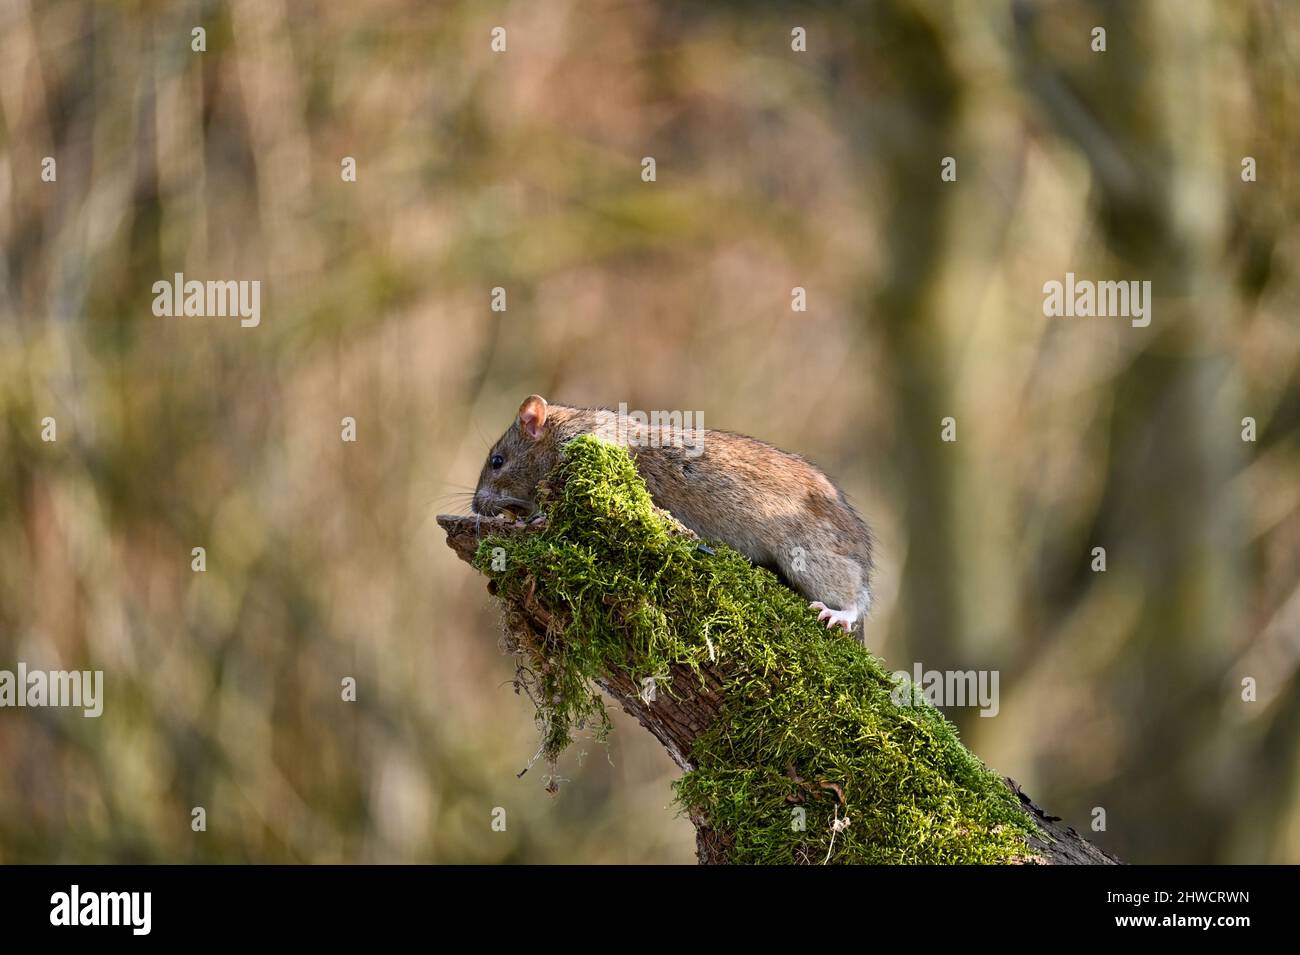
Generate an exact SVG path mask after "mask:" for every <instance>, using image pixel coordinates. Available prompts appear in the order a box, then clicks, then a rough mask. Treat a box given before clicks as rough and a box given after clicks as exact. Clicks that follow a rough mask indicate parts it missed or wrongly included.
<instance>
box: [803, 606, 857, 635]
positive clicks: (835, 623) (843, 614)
mask: <svg viewBox="0 0 1300 955" xmlns="http://www.w3.org/2000/svg"><path fill="white" fill-rule="evenodd" d="M808 606H809V607H811V608H812V609H813V610H817V611H820V613H818V614H817V622H818V623H820V622H821V621H823V620H824V621H826V629H827V630H829V629H830V628H831V627H842V628H843V629H844V632H845V633H852V632H853V625H854V624H856V623H857V622H858V608H857V607H849V608H848V609H847V610H834V609H832V608H831V607H828V606H826V605H825V604H824V603H822V602H821V601H820V600H814V601H813V602H812V603H810V604H809V605H808Z"/></svg>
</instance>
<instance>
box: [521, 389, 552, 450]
mask: <svg viewBox="0 0 1300 955" xmlns="http://www.w3.org/2000/svg"><path fill="white" fill-rule="evenodd" d="M544 427H546V399H545V398H543V397H542V396H541V395H529V396H528V397H527V398H525V399H524V403H523V404H521V405H520V406H519V430H520V431H522V432H523V433H524V434H526V435H528V437H530V438H532V439H533V440H534V441H536V440H537V439H538V438H540V437H541V436H542V429H543V428H544Z"/></svg>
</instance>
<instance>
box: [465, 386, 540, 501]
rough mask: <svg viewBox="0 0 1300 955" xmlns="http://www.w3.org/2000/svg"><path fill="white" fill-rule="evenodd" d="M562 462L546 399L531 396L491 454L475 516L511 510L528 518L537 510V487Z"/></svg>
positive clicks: (481, 478)
mask: <svg viewBox="0 0 1300 955" xmlns="http://www.w3.org/2000/svg"><path fill="white" fill-rule="evenodd" d="M558 461H559V449H558V447H557V442H556V440H555V435H554V429H553V428H548V422H547V404H546V399H545V398H543V397H541V396H540V395H529V396H528V397H527V398H525V399H524V403H523V404H521V405H520V406H519V415H518V416H517V417H516V418H515V421H514V423H513V424H511V425H510V427H509V428H507V429H506V433H505V434H503V435H501V437H500V438H499V439H498V440H497V443H496V444H494V445H492V450H491V451H489V452H488V457H487V461H486V463H484V465H483V471H482V472H481V473H480V474H479V476H478V488H477V489H476V490H475V491H474V503H473V508H474V513H475V514H485V515H493V514H500V513H502V512H503V511H509V512H510V513H513V514H514V515H515V516H516V517H528V516H530V515H531V514H532V513H533V512H534V511H536V510H537V485H538V484H539V483H540V482H541V481H542V479H543V478H545V477H546V475H547V474H549V473H550V471H551V468H553V467H554V466H555V464H556V463H557V462H558Z"/></svg>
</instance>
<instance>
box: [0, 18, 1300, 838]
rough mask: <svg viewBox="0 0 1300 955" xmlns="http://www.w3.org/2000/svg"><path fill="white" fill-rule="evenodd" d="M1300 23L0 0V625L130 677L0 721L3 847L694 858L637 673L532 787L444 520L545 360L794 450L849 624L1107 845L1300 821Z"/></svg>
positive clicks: (556, 368) (476, 595)
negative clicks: (605, 715)
mask: <svg viewBox="0 0 1300 955" xmlns="http://www.w3.org/2000/svg"><path fill="white" fill-rule="evenodd" d="M498 26H502V27H505V28H506V51H505V52H503V53H496V52H494V51H493V50H492V46H491V43H492V29H493V28H494V27H498ZM1098 26H1101V27H1104V28H1105V30H1106V50H1105V52H1104V53H1102V52H1094V50H1093V49H1092V47H1093V43H1094V41H1093V35H1092V30H1093V28H1094V27H1098ZM195 27H202V28H204V30H205V31H206V51H205V52H194V51H193V50H192V49H191V41H192V34H191V31H192V30H193V29H194V28H195ZM796 27H802V28H803V29H804V30H805V31H806V37H807V51H806V52H796V51H794V50H792V48H791V43H792V34H791V31H792V30H793V29H794V28H796ZM1298 58H1300V7H1298V6H1297V5H1295V4H1293V3H1288V2H1282V0H1245V2H1236V0H1220V2H1208V0H1155V2H1123V3H1121V2H1051V0H1042V2H1023V3H1006V2H1002V3H980V4H974V3H957V2H941V0H880V2H871V3H865V2H864V3H853V4H848V3H843V4H841V3H837V4H824V5H817V4H778V3H761V2H746V3H711V4H702V3H699V4H677V3H656V2H628V0H623V2H602V0H589V2H576V0H546V2H532V3H524V2H513V3H502V2H485V0H474V2H472V3H471V2H436V3H430V2H418V0H380V2H369V3H365V4H345V3H324V2H320V3H308V2H298V0H229V2H182V3H164V2H147V0H120V2H91V0H0V237H2V239H3V249H4V255H3V259H0V669H10V670H12V669H14V668H15V667H16V664H17V662H18V661H20V660H21V661H24V662H26V663H27V665H28V666H29V667H32V668H47V669H81V668H89V669H102V670H103V671H104V673H105V697H106V700H105V707H104V714H103V716H102V717H101V718H100V719H97V720H96V719H84V718H82V716H81V714H80V711H76V710H59V709H44V710H34V709H26V710H21V711H20V710H14V709H6V710H0V861H3V862H47V861H55V862H109V861H230V862H237V861H264V862H273V861H274V862H282V861H289V862H329V861H366V862H397V861H435V862H503V861H511V862H674V863H679V862H691V861H693V859H694V834H693V830H692V827H691V826H690V823H689V822H688V821H687V820H685V819H684V818H681V817H680V816H678V815H677V813H676V811H675V809H674V808H673V807H672V805H671V792H670V783H671V780H672V779H673V778H675V776H676V770H675V768H674V767H673V766H672V764H671V763H670V761H669V760H668V758H667V756H666V755H665V754H664V753H663V752H662V751H661V750H660V748H659V747H658V744H656V743H655V742H654V741H653V740H652V739H651V737H650V736H649V735H648V734H647V733H645V732H644V731H642V730H641V729H640V728H639V727H638V726H636V725H635V724H633V723H630V722H629V721H628V720H626V719H625V718H623V717H622V715H621V714H618V715H617V717H618V718H617V729H616V731H615V733H614V735H613V738H612V740H611V741H610V744H609V746H608V747H607V748H606V747H604V746H602V745H600V744H598V743H595V742H587V743H581V744H579V745H576V746H575V747H574V749H573V750H572V751H571V752H570V753H569V754H568V755H567V756H566V758H565V760H564V761H563V762H562V763H561V764H560V766H559V769H558V772H559V774H560V775H561V776H562V777H563V780H562V785H561V788H560V792H559V794H558V795H556V796H550V795H548V794H547V793H546V792H545V785H546V782H547V778H546V775H545V774H546V772H547V770H546V768H545V767H544V766H542V765H540V764H539V765H537V766H535V767H534V768H533V769H532V770H531V771H529V772H528V773H527V774H525V775H523V776H522V777H521V778H520V777H517V776H516V774H517V773H518V772H519V771H520V770H521V769H523V768H524V767H525V766H526V765H527V764H528V761H529V759H530V758H531V756H532V755H533V753H534V751H535V750H536V748H537V739H538V738H537V732H536V729H535V728H534V726H533V724H532V708H531V705H530V704H529V703H528V701H527V700H526V699H524V698H521V697H517V696H516V695H515V694H514V693H513V692H512V689H511V687H510V684H509V681H510V680H511V677H512V676H513V666H512V663H511V661H510V659H509V658H507V657H505V656H503V655H502V654H501V652H500V649H499V647H498V637H499V628H498V618H497V611H496V610H495V608H494V607H493V605H492V602H491V601H490V599H489V597H488V595H487V593H486V591H485V588H484V581H483V579H482V578H480V577H478V576H477V575H476V574H475V573H474V572H473V571H472V570H471V569H470V568H469V567H467V566H466V565H464V564H462V563H460V562H458V561H457V560H456V559H455V557H454V556H453V555H452V553H451V552H450V551H449V550H448V549H447V548H446V547H445V546H444V544H443V540H442V535H441V533H440V532H439V530H438V528H437V526H436V524H435V523H434V521H433V516H434V515H435V514H436V513H439V512H449V511H462V512H463V511H464V510H465V503H466V499H467V496H468V495H467V494H465V493H464V492H466V491H468V490H470V489H472V486H473V484H474V482H475V480H476V478H477V474H478V470H479V468H480V466H481V465H482V461H483V457H484V455H485V454H486V452H487V449H488V446H489V444H490V443H491V441H492V440H493V439H495V437H496V436H497V435H498V434H499V433H500V432H501V431H502V430H503V429H504V428H505V427H506V426H507V424H508V423H509V422H510V421H511V419H512V416H513V414H514V412H515V410H516V408H517V407H518V404H519V402H520V400H521V399H522V398H523V397H524V396H526V395H527V394H529V393H530V392H538V393H541V394H543V395H545V396H546V397H548V398H549V399H551V400H553V401H560V402H564V403H570V404H590V405H607V406H614V407H617V405H618V403H619V402H621V401H626V402H627V403H628V404H629V406H630V407H631V408H634V409H638V408H639V409H647V410H648V409H679V410H695V411H700V412H703V414H704V420H705V424H706V425H708V426H711V427H720V428H726V429H728V430H735V431H741V432H746V433H750V434H753V435H756V436H758V437H761V438H763V439H766V440H768V441H770V442H772V443H775V444H777V445H779V446H782V447H785V448H787V449H790V450H793V451H797V452H799V453H802V454H804V455H805V456H807V457H809V458H810V459H811V460H813V461H815V462H817V463H818V464H820V465H821V466H822V467H823V468H824V469H825V470H826V471H827V472H828V473H829V474H830V475H831V476H832V477H834V478H835V479H836V480H837V481H839V482H840V483H841V484H842V485H843V486H844V488H845V489H846V491H847V492H848V493H849V495H850V497H851V498H852V499H853V500H854V501H855V502H856V503H857V504H858V506H859V508H860V509H861V510H862V511H863V512H864V514H865V515H866V516H867V517H868V519H869V520H870V521H871V522H872V524H873V525H874V527H875V528H876V530H877V533H878V536H879V539H880V547H879V552H880V556H881V560H880V570H879V578H878V582H877V590H878V596H877V602H876V608H875V611H874V614H873V616H872V618H871V619H870V621H869V623H868V627H867V643H868V646H869V647H871V648H872V649H873V650H874V651H875V652H877V653H878V654H880V655H881V656H882V657H883V658H884V660H885V662H886V664H887V665H888V667H889V669H891V670H897V669H905V670H909V671H910V670H911V669H912V668H913V666H914V664H916V663H921V664H922V665H923V667H924V668H926V669H966V668H979V669H996V670H998V671H999V673H1000V692H1001V700H1000V711H999V713H998V715H997V716H996V717H995V718H991V719H990V718H980V717H979V716H978V713H977V711H976V710H975V709H954V710H951V711H949V713H950V716H951V717H952V718H953V719H954V721H956V722H957V723H958V725H959V726H960V728H961V730H962V733H963V735H964V737H965V739H966V740H967V742H968V743H969V744H970V745H971V747H972V748H973V749H974V750H975V751H976V752H977V753H978V754H979V755H980V756H981V757H983V758H984V759H985V761H986V762H988V763H989V764H990V765H991V766H993V767H994V768H995V769H997V770H999V771H1000V772H1002V773H1004V774H1008V775H1010V776H1013V777H1014V778H1016V779H1017V780H1018V781H1019V782H1020V783H1021V784H1022V785H1024V786H1025V788H1026V789H1027V791H1028V792H1030V793H1031V794H1032V795H1033V796H1034V797H1035V798H1036V799H1037V800H1038V801H1039V802H1040V803H1041V804H1042V805H1044V806H1046V807H1047V808H1048V809H1049V810H1051V811H1052V812H1054V813H1056V814H1059V815H1062V816H1064V817H1065V818H1066V819H1068V820H1069V821H1070V822H1071V823H1073V824H1074V825H1075V826H1076V827H1077V828H1079V829H1080V830H1081V831H1087V829H1088V827H1089V824H1090V822H1091V821H1092V818H1093V815H1092V810H1093V808H1094V807H1103V808H1104V809H1105V810H1106V826H1107V829H1106V831H1105V832H1101V833H1093V834H1092V837H1093V838H1094V839H1095V840H1096V841H1097V842H1098V843H1099V844H1100V845H1102V846H1103V847H1105V848H1107V849H1110V850H1111V851H1113V852H1116V853H1118V854H1120V855H1121V856H1122V857H1123V858H1125V859H1126V860H1128V861H1132V862H1190V861H1196V862H1216V863H1222V862H1252V861H1258V862H1300V675H1298V674H1297V667H1298V665H1300V444H1298V443H1297V430H1298V429H1300V388H1298V387H1297V385H1298V384H1300V382H1298V376H1300V331H1298V329H1297V306H1298V305H1300V281H1298V277H1297V268H1296V265H1297V262H1298V261H1300V215H1298V213H1300V162H1298V160H1300V156H1298V155H1297V145H1298V139H1297V125H1298V124H1300V93H1298V92H1297V85H1296V78H1297V62H1298ZM47 156H49V157H55V159H56V161H57V180H56V181H54V182H45V181H42V179H41V171H42V160H43V159H44V157H47ZM647 156H650V157H654V159H655V161H656V167H657V168H656V181H654V182H645V181H643V180H642V176H641V172H642V162H641V161H642V159H643V157H647ZM946 156H950V157H953V158H955V159H956V162H957V167H956V168H957V180H956V181H955V182H942V181H941V179H940V171H941V165H940V164H941V161H942V159H943V157H946ZM344 157H353V158H354V159H355V161H356V181H355V182H345V181H344V180H343V178H342V176H341V174H340V173H341V162H342V160H343V158H344ZM1244 157H1252V158H1253V159H1254V160H1255V161H1256V166H1257V170H1258V171H1257V176H1258V181H1256V182H1243V181H1242V176H1241V173H1242V160H1243V158H1244ZM1068 271H1072V272H1075V273H1076V274H1077V275H1078V276H1079V277H1080V278H1090V279H1113V280H1129V279H1133V280H1149V281H1151V282H1152V284H1153V295H1154V302H1153V309H1152V316H1153V319H1152V322H1151V325H1150V327H1148V328H1144V329H1143V328H1134V327H1132V326H1131V325H1130V324H1129V322H1128V321H1127V320H1125V319H1122V318H1119V319H1116V318H1085V319H1066V318H1045V317H1044V315H1043V310H1042V306H1043V285H1044V283H1045V282H1048V281H1052V280H1056V281H1061V280H1063V279H1064V275H1065V273H1066V272H1068ZM175 272H183V273H184V274H185V276H186V277H187V278H190V279H199V280H208V279H220V280H232V279H233V280H241V279H242V280H252V279H258V280H260V281H261V283H262V316H261V324H260V326H258V327H257V328H241V327H240V325H239V322H238V320H237V319H225V318H159V317H155V316H154V314H153V313H152V311H151V306H152V302H153V298H154V295H153V292H152V285H153V283H154V282H156V281H159V280H170V278H171V276H172V275H173V273H175ZM496 287H500V288H503V289H505V290H506V303H507V307H506V310H505V311H504V312H494V311H493V310H492V309H491V302H492V289H493V288H496ZM795 287H800V288H803V289H805V290H806V294H807V311H806V312H796V311H793V310H792V308H791V290H792V289H793V288H795ZM47 416H48V417H53V418H54V419H55V420H56V422H57V440H56V441H54V442H46V441H42V440H41V430H42V424H41V422H42V419H43V418H45V417H47ZM345 416H350V417H353V418H355V420H356V422H357V424H356V432H357V440H356V442H355V443H345V442H343V441H342V440H341V437H340V432H341V419H342V418H344V417H345ZM946 416H952V417H953V418H955V419H956V422H957V429H958V432H957V433H958V440H957V442H956V443H943V442H941V441H940V440H939V433H940V420H941V419H942V418H944V417H946ZM1247 416H1249V417H1252V418H1254V419H1255V421H1256V423H1257V440H1256V441H1255V442H1253V443H1250V442H1245V441H1243V440H1242V427H1243V426H1242V419H1243V418H1245V417H1247ZM196 546H202V547H204V548H206V552H207V570H206V572H203V573H195V572H194V571H192V570H191V549H192V548H194V547H196ZM1098 546H1101V547H1105V548H1106V554H1107V569H1106V571H1105V572H1104V573H1097V572H1093V571H1092V570H1091V568H1090V565H1091V562H1092V553H1091V552H1092V549H1093V548H1094V547H1098ZM345 677H353V678H355V680H356V681H357V699H356V702H354V703H347V702H343V701H342V700H341V693H340V681H341V680H343V679H344V678H345ZM1246 678H1253V679H1254V680H1255V681H1257V688H1258V689H1257V695H1258V698H1257V699H1256V700H1255V701H1254V702H1245V701H1243V699H1242V680H1243V679H1246ZM197 806H202V807H204V808H205V809H206V812H207V831H206V832H203V833H195V832H193V831H191V826H190V822H191V810H192V808H193V807H197ZM495 807H501V808H504V809H505V810H506V812H507V820H508V824H507V830H506V832H504V833H499V832H493V831H492V829H491V821H492V814H493V809H494V808H495Z"/></svg>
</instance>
